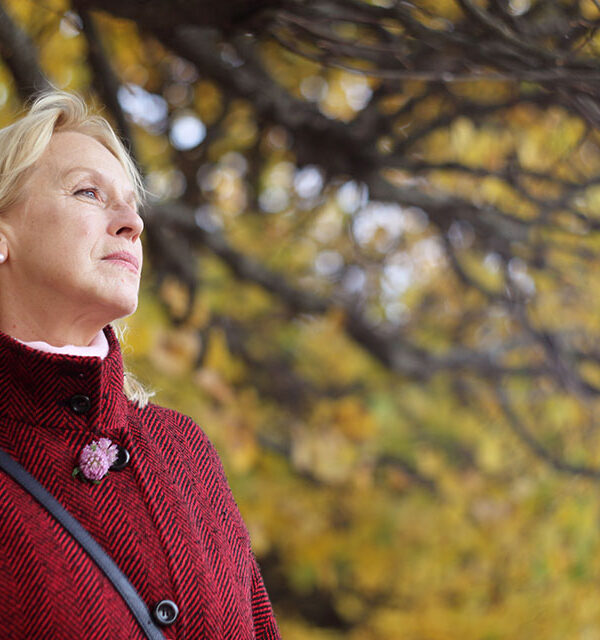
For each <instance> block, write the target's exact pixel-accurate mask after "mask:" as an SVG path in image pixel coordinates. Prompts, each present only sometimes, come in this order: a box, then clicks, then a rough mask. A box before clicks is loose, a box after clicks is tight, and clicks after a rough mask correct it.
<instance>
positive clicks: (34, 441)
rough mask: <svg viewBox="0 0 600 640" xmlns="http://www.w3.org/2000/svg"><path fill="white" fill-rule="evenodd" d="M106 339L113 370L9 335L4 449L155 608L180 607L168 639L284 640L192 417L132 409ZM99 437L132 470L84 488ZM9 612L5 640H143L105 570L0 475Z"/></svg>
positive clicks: (0, 374) (0, 437) (2, 625)
mask: <svg viewBox="0 0 600 640" xmlns="http://www.w3.org/2000/svg"><path fill="white" fill-rule="evenodd" d="M105 333H106V335H107V338H108V341H109V345H110V351H109V354H108V356H107V357H106V359H105V360H101V359H100V358H94V357H75V356H66V355H58V354H51V353H45V352H41V351H36V350H33V349H31V348H29V347H27V346H25V345H23V344H21V343H19V342H17V341H15V340H12V339H11V338H9V337H8V336H6V335H4V334H0V447H1V448H2V449H4V450H5V451H6V452H7V453H8V454H10V455H11V456H12V457H13V458H15V459H16V460H17V461H19V462H20V463H21V464H22V465H23V466H24V467H25V469H27V470H28V471H29V472H30V473H31V474H32V475H33V476H35V478H37V480H38V481H39V482H41V484H42V485H44V487H45V488H46V489H47V490H48V491H50V493H51V494H53V495H54V497H55V498H57V499H58V501H59V502H60V503H61V504H62V505H63V506H64V507H66V509H67V510H68V511H69V512H70V513H71V514H72V515H73V516H75V518H77V519H78V520H79V522H80V523H81V524H82V525H83V526H84V527H85V528H86V529H87V530H88V531H89V532H90V533H91V534H92V535H93V536H94V538H95V539H96V540H97V541H98V542H99V543H100V544H101V545H102V547H103V548H104V550H105V551H106V552H107V553H108V554H109V555H110V556H111V557H112V558H113V560H114V561H115V562H116V563H117V565H118V566H119V567H120V569H121V570H122V571H123V572H124V573H125V574H126V575H127V577H128V578H129V580H130V582H131V583H132V584H133V586H134V587H135V589H136V590H137V592H138V593H139V594H140V596H141V598H142V599H143V600H144V602H146V603H147V605H148V608H149V609H150V610H152V609H153V607H154V606H155V605H156V604H157V603H158V602H160V601H162V600H170V601H172V602H174V603H175V604H176V605H177V607H178V608H179V615H178V617H177V619H176V620H175V622H174V623H173V624H172V625H171V626H167V627H164V629H163V633H164V635H165V637H166V638H178V639H179V638H181V639H184V638H185V639H187V640H201V639H204V638H206V639H213V638H215V639H219V638H224V639H232V640H233V639H236V640H238V639H239V640H247V639H250V638H260V639H274V638H279V637H280V636H279V632H278V630H277V626H276V623H275V619H274V617H273V612H272V609H271V605H270V603H269V599H268V596H267V593H266V591H265V587H264V584H263V581H262V578H261V575H260V573H259V570H258V567H257V565H256V562H255V559H254V556H253V555H252V552H251V549H250V541H249V538H248V533H247V530H246V527H245V525H244V523H243V522H242V519H241V516H240V514H239V512H238V509H237V506H236V504H235V502H234V499H233V497H232V495H231V491H230V489H229V486H228V484H227V481H226V479H225V476H224V474H223V470H222V467H221V463H220V461H219V459H218V457H217V454H216V452H215V450H214V448H213V447H212V445H211V444H210V442H209V441H208V439H207V437H206V436H205V434H204V433H203V432H202V430H201V429H200V428H199V427H198V426H197V425H196V424H194V422H193V421H192V420H191V419H190V418H187V417H185V416H183V415H181V414H179V413H177V412H175V411H171V410H169V409H164V408H162V407H158V406H156V405H152V404H150V405H148V406H146V407H145V408H143V409H139V408H138V407H137V406H135V405H134V404H133V403H131V402H130V401H128V400H127V398H126V397H125V395H124V394H123V390H122V381H123V366H122V360H121V353H120V350H119V345H118V341H117V340H116V338H115V336H114V334H113V332H112V330H111V329H110V328H107V329H105ZM86 399H88V400H86ZM99 437H106V438H110V439H111V440H112V441H113V442H115V443H116V444H118V445H120V446H121V447H124V448H125V449H126V450H127V451H128V452H129V454H130V460H129V463H128V464H127V465H126V466H125V468H123V469H122V470H120V471H110V472H109V473H108V474H107V475H106V477H104V478H103V479H102V480H101V482H100V484H98V485H95V484H92V483H89V482H87V481H84V480H81V479H78V478H73V477H72V475H71V472H72V471H73V468H74V467H75V466H76V464H77V461H78V457H79V454H80V452H81V450H82V449H83V447H84V446H85V445H87V444H89V443H90V442H91V441H92V440H96V439H98V438H99ZM0 603H1V609H2V615H1V616H0V637H1V638H7V639H11V640H12V639H14V640H20V639H21V638H23V639H25V638H27V639H28V640H30V639H33V640H36V639H38V638H39V639H44V640H52V639H57V640H58V639H60V640H67V639H71V638H77V639H81V640H87V639H90V640H96V639H106V640H119V639H126V638H127V639H130V638H132V639H141V638H143V637H144V636H143V635H142V633H141V631H140V630H139V628H138V626H137V624H136V622H135V620H134V618H133V616H132V614H131V613H130V612H129V609H127V607H126V605H125V604H124V603H123V601H122V600H121V598H120V596H119V595H118V594H117V592H116V591H115V589H114V587H113V586H112V584H111V583H110V582H109V581H108V580H107V578H106V577H105V576H104V574H103V573H101V572H100V570H99V569H98V568H97V567H96V565H95V564H94V562H93V561H92V560H91V559H90V558H89V557H88V556H87V554H86V553H85V552H84V551H83V550H82V549H81V548H80V547H79V545H78V544H77V543H76V542H74V541H73V539H72V538H71V537H70V536H69V534H67V533H66V532H65V531H64V529H62V527H61V526H60V525H59V524H58V523H57V522H56V521H55V520H54V519H53V518H52V516H50V515H49V514H48V513H47V512H46V511H45V510H44V509H43V508H42V507H41V506H40V505H38V503H37V502H35V500H34V499H33V498H32V497H30V495H29V494H28V493H26V492H25V491H24V490H23V489H22V488H21V487H20V486H19V485H18V484H16V483H15V482H14V481H13V480H12V479H11V478H9V477H8V476H6V474H4V473H3V472H2V471H0Z"/></svg>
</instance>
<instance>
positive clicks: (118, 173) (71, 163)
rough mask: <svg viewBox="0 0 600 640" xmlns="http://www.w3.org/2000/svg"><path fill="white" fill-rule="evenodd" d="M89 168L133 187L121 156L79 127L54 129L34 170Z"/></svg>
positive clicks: (52, 172) (58, 172)
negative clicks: (78, 130)
mask: <svg viewBox="0 0 600 640" xmlns="http://www.w3.org/2000/svg"><path fill="white" fill-rule="evenodd" d="M86 168H87V169H89V170H90V171H92V172H93V173H98V174H100V175H102V176H104V177H105V178H106V179H107V180H109V181H110V182H119V183H122V186H123V187H124V188H128V189H131V188H132V184H131V179H130V178H129V176H128V174H127V172H126V170H125V168H124V167H123V165H122V164H121V163H120V162H119V160H118V159H117V158H116V157H115V156H114V155H113V154H112V153H111V152H110V151H109V150H108V149H107V148H106V147H105V146H104V145H103V144H101V143H100V142H98V140H95V139H94V138H92V137H90V136H88V135H85V134H84V133H78V132H76V131H60V132H58V133H54V134H53V135H52V138H50V142H49V144H48V146H47V147H46V149H45V151H44V153H43V154H42V155H41V156H40V158H39V160H38V161H37V162H36V163H35V170H36V171H38V172H40V173H42V174H45V175H46V176H48V177H51V178H54V177H59V178H62V177H65V176H66V175H68V174H70V173H72V172H73V173H74V172H75V171H76V170H77V169H80V170H85V169H86Z"/></svg>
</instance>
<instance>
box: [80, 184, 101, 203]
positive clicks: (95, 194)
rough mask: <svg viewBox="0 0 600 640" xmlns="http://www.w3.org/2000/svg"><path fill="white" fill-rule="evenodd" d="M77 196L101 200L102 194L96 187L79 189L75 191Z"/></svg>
mask: <svg viewBox="0 0 600 640" xmlns="http://www.w3.org/2000/svg"><path fill="white" fill-rule="evenodd" d="M75 195H76V196H83V197H84V198H92V199H93V200H100V192H99V191H98V189H96V188H95V187H84V188H83V189H77V191H75Z"/></svg>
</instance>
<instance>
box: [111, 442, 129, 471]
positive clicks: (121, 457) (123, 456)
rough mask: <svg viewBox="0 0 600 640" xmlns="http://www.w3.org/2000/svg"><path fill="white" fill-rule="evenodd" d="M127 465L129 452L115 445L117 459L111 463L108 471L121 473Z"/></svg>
mask: <svg viewBox="0 0 600 640" xmlns="http://www.w3.org/2000/svg"><path fill="white" fill-rule="evenodd" d="M128 464H129V451H127V449H126V448H125V447H122V446H121V445H117V459H116V460H115V461H114V462H113V464H112V466H111V468H110V470H111V471H121V469H124V468H125V467H126V466H127V465H128Z"/></svg>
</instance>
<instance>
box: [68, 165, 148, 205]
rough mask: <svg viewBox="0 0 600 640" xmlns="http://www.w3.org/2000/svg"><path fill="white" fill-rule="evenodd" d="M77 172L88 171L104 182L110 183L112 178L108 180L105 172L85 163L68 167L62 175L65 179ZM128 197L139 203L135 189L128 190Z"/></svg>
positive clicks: (129, 199)
mask: <svg viewBox="0 0 600 640" xmlns="http://www.w3.org/2000/svg"><path fill="white" fill-rule="evenodd" d="M77 172H79V173H87V174H89V175H90V176H93V177H94V178H95V179H96V180H98V181H99V182H103V183H104V184H110V180H108V179H107V178H106V176H105V175H104V174H103V173H101V172H100V171H97V170H96V169H93V168H92V167H85V166H83V165H80V166H76V167H70V168H69V169H66V170H65V171H63V172H61V174H60V177H61V178H63V179H64V178H67V177H68V176H69V175H70V174H72V173H77ZM126 197H127V200H128V201H130V202H135V203H136V204H137V197H136V195H135V191H133V190H130V191H128V192H127V196H126Z"/></svg>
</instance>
